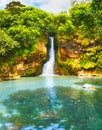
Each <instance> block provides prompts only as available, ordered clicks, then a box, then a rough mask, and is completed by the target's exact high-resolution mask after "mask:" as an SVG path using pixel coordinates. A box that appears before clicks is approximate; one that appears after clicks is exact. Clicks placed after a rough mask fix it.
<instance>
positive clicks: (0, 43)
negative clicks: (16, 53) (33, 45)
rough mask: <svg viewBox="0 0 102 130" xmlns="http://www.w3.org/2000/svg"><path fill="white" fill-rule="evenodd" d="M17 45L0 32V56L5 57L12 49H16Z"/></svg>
mask: <svg viewBox="0 0 102 130" xmlns="http://www.w3.org/2000/svg"><path fill="white" fill-rule="evenodd" d="M18 47H19V43H18V42H16V41H14V40H13V39H12V38H11V37H10V36H8V35H7V34H6V33H5V32H4V31H3V30H0V55H1V56H5V55H6V54H7V53H8V52H10V51H12V50H13V49H14V48H18Z"/></svg>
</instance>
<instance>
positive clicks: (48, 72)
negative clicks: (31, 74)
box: [42, 37, 55, 76]
mask: <svg viewBox="0 0 102 130" xmlns="http://www.w3.org/2000/svg"><path fill="white" fill-rule="evenodd" d="M50 43H51V47H50V51H49V60H48V61H47V62H46V63H45V64H44V67H43V72H42V75H43V76H53V75H54V63H55V53H54V38H53V37H50Z"/></svg>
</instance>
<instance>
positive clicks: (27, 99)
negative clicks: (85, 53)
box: [0, 76, 102, 130]
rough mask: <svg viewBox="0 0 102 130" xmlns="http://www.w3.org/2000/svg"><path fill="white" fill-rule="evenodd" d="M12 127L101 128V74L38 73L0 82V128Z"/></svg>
mask: <svg viewBox="0 0 102 130" xmlns="http://www.w3.org/2000/svg"><path fill="white" fill-rule="evenodd" d="M84 84H91V85H92V86H95V87H96V88H97V89H96V90H95V91H94V90H90V89H85V88H83V85H84ZM11 127H15V129H19V130H102V78H101V77H100V78H97V77H96V78H79V77H75V76H73V77H72V76H71V77H70V76H69V77H68V76H49V77H44V76H38V77H31V78H21V79H19V80H11V81H5V82H1V83H0V130H6V129H7V130H8V129H9V128H11Z"/></svg>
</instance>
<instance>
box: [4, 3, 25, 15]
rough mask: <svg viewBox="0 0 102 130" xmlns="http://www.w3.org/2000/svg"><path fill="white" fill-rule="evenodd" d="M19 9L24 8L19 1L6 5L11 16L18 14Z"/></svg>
mask: <svg viewBox="0 0 102 130" xmlns="http://www.w3.org/2000/svg"><path fill="white" fill-rule="evenodd" d="M20 7H25V5H23V4H21V3H20V2H19V1H12V2H10V3H9V4H7V5H6V8H5V9H7V10H9V11H10V12H11V13H12V14H15V13H19V12H20Z"/></svg>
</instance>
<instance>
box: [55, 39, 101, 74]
mask: <svg viewBox="0 0 102 130" xmlns="http://www.w3.org/2000/svg"><path fill="white" fill-rule="evenodd" d="M101 52H102V44H101V43H100V44H99V43H98V42H95V41H94V42H93V41H91V42H90V43H88V42H87V41H86V44H85V43H83V41H81V40H80V41H79V40H78V38H73V39H69V40H67V41H66V42H65V43H62V42H59V43H58V51H57V54H56V65H55V73H56V74H61V75H100V74H102V69H101V67H98V66H99V63H100V64H101V61H102V60H101V59H100V56H101V55H102V54H101ZM98 61H99V63H98Z"/></svg>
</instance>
